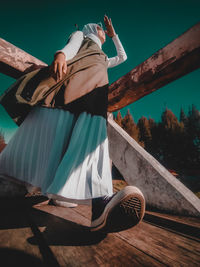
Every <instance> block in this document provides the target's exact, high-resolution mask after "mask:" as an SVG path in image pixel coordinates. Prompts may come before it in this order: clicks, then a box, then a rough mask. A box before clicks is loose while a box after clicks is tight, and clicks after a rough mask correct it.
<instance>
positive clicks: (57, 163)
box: [0, 106, 113, 205]
mask: <svg viewBox="0 0 200 267" xmlns="http://www.w3.org/2000/svg"><path fill="white" fill-rule="evenodd" d="M0 174H1V175H5V176H6V175H8V176H11V177H13V178H15V179H17V180H18V181H21V182H23V183H24V184H26V185H29V186H33V187H39V188H40V190H41V192H42V194H44V195H46V196H48V197H49V198H54V199H58V200H62V201H70V202H74V203H78V204H87V205H91V199H92V198H96V197H101V196H105V195H109V196H111V195H112V194H113V186H112V175H111V166H110V158H109V148H108V137H107V125H106V119H105V118H104V117H103V116H98V115H91V114H90V113H87V112H82V113H80V114H79V115H75V114H74V113H71V112H70V111H67V110H63V109H58V108H55V109H52V108H47V107H41V106H35V107H33V108H32V110H31V112H30V113H29V114H28V115H27V117H26V119H25V120H24V121H23V123H22V124H21V125H20V127H19V128H18V129H17V130H16V132H15V134H14V135H13V136H12V138H11V139H10V141H9V142H8V144H7V146H6V147H5V148H4V150H3V151H2V153H0Z"/></svg>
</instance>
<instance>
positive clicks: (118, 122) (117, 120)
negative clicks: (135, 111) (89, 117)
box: [114, 111, 122, 127]
mask: <svg viewBox="0 0 200 267" xmlns="http://www.w3.org/2000/svg"><path fill="white" fill-rule="evenodd" d="M114 120H115V122H116V123H117V124H119V126H120V127H122V115H121V112H120V111H118V112H117V117H116V118H115V119H114Z"/></svg>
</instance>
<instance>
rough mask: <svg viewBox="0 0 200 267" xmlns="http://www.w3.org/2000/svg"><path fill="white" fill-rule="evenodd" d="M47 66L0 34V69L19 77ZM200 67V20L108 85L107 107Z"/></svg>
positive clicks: (134, 98) (124, 102)
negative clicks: (0, 36) (2, 37)
mask: <svg viewBox="0 0 200 267" xmlns="http://www.w3.org/2000/svg"><path fill="white" fill-rule="evenodd" d="M44 66H47V64H46V63H44V62H42V61H41V60H39V59H37V58H35V57H33V56H31V55H29V54H28V53H26V52H25V51H23V50H22V49H20V48H18V47H16V46H14V45H13V44H11V43H9V42H7V41H6V40H4V39H1V38H0V72H2V73H4V74H6V75H8V76H11V77H13V78H16V79H17V78H19V77H20V76H21V75H22V74H24V73H26V72H29V71H31V70H34V69H37V68H41V67H44ZM199 67H200V23H197V24H196V25H194V26H193V27H191V28H190V29H188V30H187V31H185V32H184V33H183V34H182V35H181V36H179V37H178V38H176V39H175V40H173V41H172V42H171V43H170V44H168V45H167V46H165V47H164V48H162V49H160V50H158V51H157V52H156V53H155V54H153V55H152V56H151V57H150V58H149V59H147V60H145V61H144V62H142V63H141V64H140V65H138V66H137V67H135V68H134V69H132V70H131V71H130V72H128V73H127V74H126V75H124V76H122V77H121V78H119V79H118V80H117V81H115V82H114V83H112V84H111V85H110V87H109V94H108V101H109V104H108V111H109V112H113V111H116V110H119V109H121V108H123V107H125V106H127V105H129V104H131V103H133V102H135V101H137V100H138V99H140V98H142V97H144V96H145V95H147V94H150V93H152V92H154V91H155V90H157V89H159V88H161V87H162V86H164V85H166V84H168V83H169V82H172V81H174V80H176V79H178V78H179V77H181V76H183V75H185V74H187V73H189V72H192V71H193V70H195V69H197V68H199Z"/></svg>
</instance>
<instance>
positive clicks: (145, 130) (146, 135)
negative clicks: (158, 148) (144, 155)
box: [137, 116, 152, 151]
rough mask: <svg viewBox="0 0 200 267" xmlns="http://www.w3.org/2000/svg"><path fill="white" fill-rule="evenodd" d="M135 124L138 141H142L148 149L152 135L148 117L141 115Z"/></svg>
mask: <svg viewBox="0 0 200 267" xmlns="http://www.w3.org/2000/svg"><path fill="white" fill-rule="evenodd" d="M150 122H152V121H150ZM137 126H138V129H139V141H140V142H144V145H145V148H146V149H147V150H148V151H149V150H150V147H151V140H152V136H151V129H150V125H149V121H148V119H147V118H146V117H144V116H142V117H141V118H140V119H139V120H138V123H137Z"/></svg>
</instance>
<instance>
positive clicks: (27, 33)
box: [0, 0, 200, 142]
mask: <svg viewBox="0 0 200 267" xmlns="http://www.w3.org/2000/svg"><path fill="white" fill-rule="evenodd" d="M199 10H200V1H199V0H190V1H189V0H187V1H186V0H176V1H175V0H173V1H172V0H168V1H158V0H151V1H149V0H141V1H134V0H132V1H131V0H129V1H128V0H124V1H113V0H110V1H108V0H107V1H105V0H101V1H96V2H95V1H94V0H89V1H87V0H86V1H83V0H82V1H80V0H77V1H64V0H57V1H52V0H48V1H47V0H42V1H41V0H40V1H37V0H35V1H32V0H29V1H27V0H26V1H23V0H22V1H20V0H18V1H15V0H12V1H11V0H6V1H3V2H2V3H1V9H0V32H1V35H0V37H1V38H3V39H5V40H7V41H8V42H11V43H12V44H14V45H16V46H17V47H19V48H21V49H23V50H24V51H26V52H28V53H30V54H32V55H33V56H35V57H37V58H38V59H40V60H42V61H44V62H46V63H47V64H51V62H52V61H53V55H54V52H55V51H56V50H58V49H61V48H63V47H64V45H65V43H66V41H67V39H68V37H69V35H70V34H71V32H72V31H74V30H75V26H74V24H75V23H77V24H78V25H79V27H80V29H82V27H83V26H84V24H86V23H90V22H100V21H101V22H102V23H103V16H104V14H106V15H107V16H108V17H111V19H112V22H113V26H114V28H115V31H116V33H118V35H119V38H120V40H121V42H122V44H123V46H124V49H125V51H126V53H127V56H128V59H127V60H126V61H125V62H124V63H122V64H121V65H119V66H117V67H114V68H111V69H108V74H109V83H112V82H114V81H115V80H117V79H118V78H119V77H121V76H123V75H124V74H126V73H128V72H129V71H130V70H131V69H133V68H134V67H136V66H137V65H139V64H140V63H142V62H143V61H144V60H146V59H147V58H149V57H150V56H151V55H152V54H154V53H155V52H156V51H158V50H159V49H161V48H163V47H164V46H166V45H167V44H168V43H170V42H171V41H173V40H174V39H175V38H177V37H178V36H179V35H181V34H182V33H184V32H185V31H186V30H188V29H189V28H190V27H192V26H193V25H194V24H196V23H198V22H199V21H200V12H199ZM102 49H103V50H104V52H105V53H106V54H107V55H108V57H112V56H115V55H116V50H115V47H114V44H113V42H112V40H111V39H110V38H109V37H108V36H107V40H106V43H105V44H104V45H103V46H102ZM13 82H14V79H12V78H10V77H7V76H5V75H3V74H0V94H2V93H3V91H4V90H6V89H7V88H8V87H9V86H10V85H11V84H12V83H13ZM199 99H200V70H199V69H198V70H195V71H193V72H192V73H189V74H187V75H185V76H183V77H182V78H180V79H178V80H177V81H174V82H172V83H170V84H168V85H166V86H164V87H162V88H161V89H159V90H157V91H156V92H154V93H152V94H150V95H148V96H145V97H143V98H141V99H140V100H138V101H137V102H135V103H133V104H131V105H129V106H127V107H125V108H123V109H121V112H122V115H123V116H124V115H125V114H126V112H127V109H128V108H129V109H130V112H131V114H132V115H133V117H134V120H135V122H137V120H138V119H139V118H140V117H141V116H146V117H147V118H148V117H152V118H154V119H155V120H156V121H159V120H160V116H161V113H162V112H163V110H164V109H165V107H166V106H167V107H168V108H169V109H171V110H172V111H173V112H174V113H175V115H176V116H177V117H179V112H180V108H181V107H183V108H184V110H185V112H186V113H187V112H188V108H189V106H191V105H192V104H194V105H195V106H196V107H197V108H198V109H200V100H199ZM17 128H18V126H17V125H16V124H15V123H14V122H13V121H12V120H11V118H10V117H9V116H8V115H7V113H6V112H5V110H4V109H3V107H2V106H1V105H0V130H2V131H3V133H4V136H5V139H6V142H8V141H9V139H10V138H11V136H12V135H13V134H14V133H15V131H16V130H17Z"/></svg>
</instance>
